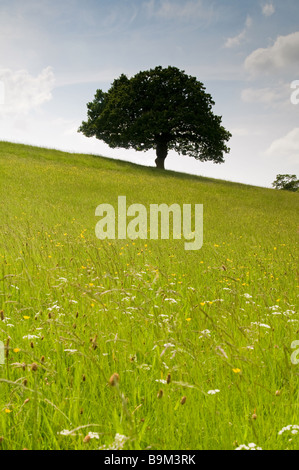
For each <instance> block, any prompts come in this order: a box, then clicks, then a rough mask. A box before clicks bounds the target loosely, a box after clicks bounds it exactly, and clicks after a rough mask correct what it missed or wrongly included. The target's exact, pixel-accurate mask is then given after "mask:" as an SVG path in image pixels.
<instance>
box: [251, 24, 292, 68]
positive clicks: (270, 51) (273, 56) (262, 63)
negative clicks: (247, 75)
mask: <svg viewBox="0 0 299 470" xmlns="http://www.w3.org/2000/svg"><path fill="white" fill-rule="evenodd" d="M298 62H299V31H297V32H295V33H292V34H289V35H287V36H278V38H277V39H276V41H275V43H274V44H273V46H269V47H267V48H264V49H263V48H260V49H256V50H255V51H253V52H252V53H251V54H250V55H249V56H248V57H247V58H246V60H245V68H246V70H248V71H249V72H251V73H263V72H268V73H270V72H273V71H275V70H280V69H282V68H285V67H294V68H297V67H298Z"/></svg>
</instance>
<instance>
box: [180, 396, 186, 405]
mask: <svg viewBox="0 0 299 470" xmlns="http://www.w3.org/2000/svg"><path fill="white" fill-rule="evenodd" d="M186 400H187V397H182V399H181V405H184V404H185V403H186Z"/></svg>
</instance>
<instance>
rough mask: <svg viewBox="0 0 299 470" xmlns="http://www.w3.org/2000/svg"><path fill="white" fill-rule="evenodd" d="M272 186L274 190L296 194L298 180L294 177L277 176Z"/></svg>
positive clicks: (298, 187) (298, 185)
mask: <svg viewBox="0 0 299 470" xmlns="http://www.w3.org/2000/svg"><path fill="white" fill-rule="evenodd" d="M272 186H273V187H274V188H275V189H283V190H285V191H292V192H297V191H298V189H299V180H298V179H297V176H296V175H277V177H276V180H275V181H273V183H272Z"/></svg>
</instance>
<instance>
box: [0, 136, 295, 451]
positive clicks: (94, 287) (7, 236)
mask: <svg viewBox="0 0 299 470" xmlns="http://www.w3.org/2000/svg"><path fill="white" fill-rule="evenodd" d="M0 172H1V173H0V178H1V186H0V196H1V197H0V204H1V219H0V227H1V230H0V267H1V272H0V301H1V306H0V310H2V313H1V318H0V340H1V341H3V343H4V344H5V345H6V348H5V355H6V360H5V364H4V365H2V366H0V441H1V442H0V448H2V449H22V448H28V449H98V448H100V447H101V448H103V447H104V446H106V448H107V447H109V446H110V448H119V447H123V448H124V449H131V450H138V449H159V450H162V449H183V450H187V449H235V448H237V447H238V446H239V445H242V444H245V445H248V443H255V444H256V445H257V446H259V447H261V448H263V449H287V448H288V449H296V448H298V444H299V436H298V434H296V433H295V431H296V429H294V430H293V433H292V430H291V429H290V430H286V431H285V432H283V433H281V434H278V433H279V431H280V430H281V429H282V428H283V427H285V426H287V425H290V424H292V425H296V424H298V425H299V410H298V393H299V380H298V373H299V365H295V364H292V362H291V354H292V353H293V352H294V350H292V348H291V343H292V342H293V341H294V340H296V339H299V336H298V335H299V324H298V320H299V318H298V287H299V285H298V284H299V282H298V220H299V218H298V212H299V204H298V202H299V199H298V194H293V193H288V192H282V191H275V190H271V189H263V188H257V187H252V186H246V185H241V184H235V183H229V182H225V181H217V180H211V179H207V178H200V177H194V176H190V177H188V176H187V175H180V174H174V173H171V172H163V171H158V170H155V169H146V168H142V167H139V166H137V165H133V164H129V163H124V162H119V161H113V160H109V159H104V158H99V157H95V156H87V155H84V156H83V155H76V154H74V155H73V154H66V153H63V152H58V151H54V150H46V149H40V148H34V147H28V146H22V145H15V144H9V143H5V142H2V143H0ZM119 195H124V196H126V197H127V204H128V205H130V204H132V203H141V204H144V205H145V206H146V207H149V204H153V203H166V204H172V203H179V204H203V205H204V245H203V248H202V249H201V250H199V251H185V250H184V243H183V240H181V241H180V240H150V239H148V240H135V241H132V240H115V241H111V240H104V241H100V240H98V239H97V238H96V236H95V225H96V222H97V219H96V217H95V215H94V214H95V209H96V207H97V206H98V205H99V204H101V203H110V204H113V205H115V207H117V198H118V196H119ZM114 373H117V374H118V376H116V377H117V379H115V380H114V379H113V378H112V379H111V377H112V376H113V374H114ZM117 434H120V435H121V436H125V437H123V438H121V437H120V436H116V435H117ZM87 436H89V437H87ZM115 436H116V437H115ZM121 439H122V440H121Z"/></svg>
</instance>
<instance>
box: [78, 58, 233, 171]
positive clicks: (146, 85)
mask: <svg viewBox="0 0 299 470" xmlns="http://www.w3.org/2000/svg"><path fill="white" fill-rule="evenodd" d="M214 104H215V103H214V101H213V100H212V97H211V95H209V94H208V93H206V91H205V87H204V85H203V84H202V83H201V82H200V81H198V80H197V79H196V78H195V77H192V76H188V75H186V74H185V72H184V71H181V70H179V69H177V68H176V67H170V66H169V67H168V68H162V67H160V66H159V67H156V68H155V69H151V70H148V71H144V72H139V73H137V74H136V75H135V76H133V77H132V78H128V77H127V76H126V75H124V74H122V75H121V76H120V77H119V78H118V79H116V80H114V82H113V83H112V85H111V88H110V89H109V90H108V91H107V92H103V91H102V90H97V91H96V94H95V97H94V100H93V101H92V102H90V103H88V104H87V108H88V112H87V115H88V119H87V121H85V122H84V121H83V123H82V125H81V127H80V128H79V130H78V131H79V132H82V133H83V134H84V135H85V136H87V137H93V136H94V137H96V138H97V139H100V140H103V141H104V142H105V143H106V144H108V145H109V146H110V147H112V148H115V147H123V148H133V149H135V150H141V151H146V150H150V149H151V148H155V149H156V154H157V158H156V160H155V161H156V165H157V167H159V168H164V161H165V158H166V156H167V154H168V150H170V149H173V150H175V151H176V152H178V153H179V154H182V155H188V156H191V157H194V158H196V159H197V160H201V161H207V160H210V161H213V162H215V163H223V162H224V158H223V154H224V153H228V152H229V148H228V147H227V146H226V142H227V141H228V140H229V139H230V137H231V134H230V133H229V132H228V131H227V130H226V129H225V128H224V127H223V126H222V125H221V121H222V118H221V116H216V115H214V114H213V112H212V106H213V105H214Z"/></svg>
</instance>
